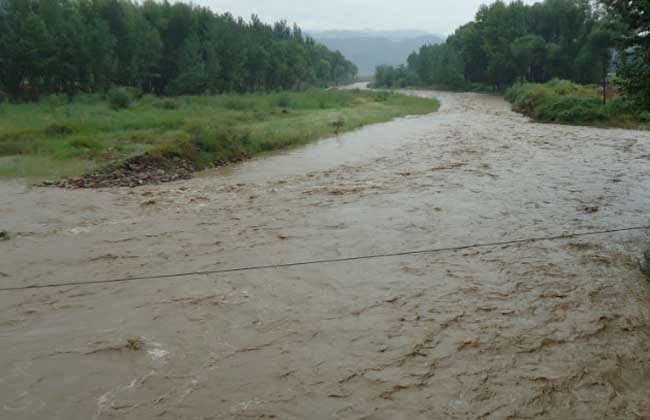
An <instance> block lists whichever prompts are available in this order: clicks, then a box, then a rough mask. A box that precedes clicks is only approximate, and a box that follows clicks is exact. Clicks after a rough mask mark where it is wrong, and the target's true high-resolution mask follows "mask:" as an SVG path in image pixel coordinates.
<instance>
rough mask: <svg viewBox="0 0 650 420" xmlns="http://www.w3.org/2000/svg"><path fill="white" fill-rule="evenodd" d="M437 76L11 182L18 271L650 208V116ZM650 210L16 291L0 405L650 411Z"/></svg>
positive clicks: (280, 413) (470, 412) (0, 194)
mask: <svg viewBox="0 0 650 420" xmlns="http://www.w3.org/2000/svg"><path fill="white" fill-rule="evenodd" d="M413 94H418V95H435V96H437V97H439V98H440V99H441V101H442V104H443V105H442V108H441V110H440V112H438V113H436V114H432V115H429V116H424V117H418V118H406V119H399V120H396V121H394V122H391V123H387V124H380V125H377V126H373V127H368V128H365V129H362V130H359V131H357V132H354V133H350V134H346V135H343V136H340V137H338V138H333V139H327V140H324V141H321V142H318V143H315V144H313V145H311V146H308V147H306V148H302V149H295V150H293V151H290V152H287V153H285V154H280V155H275V156H271V157H266V158H263V159H257V160H253V161H249V162H246V163H244V164H242V165H241V166H237V167H231V168H228V169H227V170H221V171H218V173H216V174H214V173H212V174H209V176H202V177H199V178H196V179H193V180H190V181H183V182H179V183H173V184H167V185H162V186H149V187H143V188H139V189H132V190H130V189H107V190H101V191H85V190H84V191H81V190H79V191H64V190H58V189H40V188H34V189H31V188H29V187H26V186H25V185H24V183H22V182H2V183H0V221H1V225H0V230H1V229H6V230H9V231H10V233H11V234H12V238H11V239H10V240H9V241H4V242H0V273H1V274H0V284H1V285H2V286H3V287H11V286H24V285H30V284H46V283H57V282H71V281H72V282H79V281H81V282H83V281H90V280H102V279H112V278H119V277H125V276H142V275H156V274H166V273H178V272H185V271H197V270H213V269H220V268H230V267H239V266H247V265H260V264H270V263H287V262H295V261H304V260H310V259H323V258H339V257H347V256H354V255H365V254H372V253H385V252H394V251H403V250H409V249H420V248H430V247H446V246H456V245H465V244H471V243H479V242H493V241H503V240H509V239H519V238H526V237H538V236H546V235H557V234H562V233H567V232H581V231H590V230H601V229H612V228H619V227H625V226H634V225H644V224H648V222H649V221H650V219H649V216H648V209H649V208H650V188H648V187H649V185H648V179H649V178H648V177H649V176H650V134H649V133H648V132H637V131H625V130H602V129H595V128H580V127H567V126H555V125H537V124H532V123H530V122H528V121H527V120H526V119H525V118H523V117H521V116H519V115H516V114H514V113H512V112H510V110H509V106H508V104H507V103H505V102H504V101H503V100H502V99H500V98H496V97H490V96H481V95H474V94H451V93H443V92H429V93H427V92H415V93H413ZM648 242H650V238H649V234H648V232H645V231H637V232H626V233H617V234H608V235H601V236H596V237H588V238H582V239H579V240H578V239H572V240H571V239H566V240H559V241H546V242H544V241H542V242H535V243H529V244H519V245H511V246H501V247H496V246H495V247H488V248H480V249H470V250H465V251H459V252H446V253H439V254H430V255H417V256H409V257H399V258H385V259H378V260H369V261H357V262H350V263H338V264H327V265H314V266H305V267H295V268H289V269H287V268H285V269H273V270H265V271H255V272H245V273H236V274H228V275H220V276H217V275H207V276H201V275H196V276H188V277H183V278H170V279H162V280H148V281H140V282H134V283H117V284H104V285H92V286H74V287H73V286H70V287H62V288H58V289H42V290H28V291H20V292H11V293H8V292H5V293H0V372H1V373H2V374H1V375H0V418H1V419H8V420H27V419H62V420H70V419H94V420H101V419H113V418H114V419H118V418H119V419H134V420H135V419H138V420H141V419H163V420H164V419H180V418H182V419H197V420H199V419H200V420H205V419H296V420H303V419H306V418H312V419H345V420H347V419H350V420H352V419H355V420H360V419H373V420H386V419H390V420H400V419H403V420H416V419H531V418H537V419H645V418H650V285H649V284H648V283H647V282H646V281H645V279H644V278H643V277H642V276H641V274H640V273H639V270H638V266H637V262H636V260H635V258H637V257H638V256H639V254H640V253H641V250H642V249H643V247H644V246H646V245H647V244H648Z"/></svg>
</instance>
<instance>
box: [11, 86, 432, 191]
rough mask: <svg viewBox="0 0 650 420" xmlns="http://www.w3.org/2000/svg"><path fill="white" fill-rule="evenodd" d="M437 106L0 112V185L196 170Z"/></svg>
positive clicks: (211, 101) (363, 102) (94, 104)
mask: <svg viewBox="0 0 650 420" xmlns="http://www.w3.org/2000/svg"><path fill="white" fill-rule="evenodd" d="M438 106H439V104H438V102H437V101H435V100H431V99H422V98H414V97H407V96H402V95H392V94H386V93H376V92H359V91H355V92H352V91H322V90H311V91H307V92H301V93H272V94H251V95H221V96H213V97H182V98H176V99H162V98H155V97H144V98H142V99H140V100H138V101H136V102H135V103H134V104H132V105H131V107H130V108H128V109H124V110H120V111H114V110H113V109H111V107H110V106H109V105H108V103H106V102H104V101H102V100H100V98H98V97H93V96H82V97H79V98H77V99H76V100H75V101H74V102H73V103H71V104H68V103H67V101H66V100H65V99H64V98H59V97H50V98H46V99H44V100H42V101H41V102H39V103H31V104H21V105H9V104H4V105H0V177H50V178H56V177H63V176H76V175H80V174H82V173H83V172H85V171H88V170H91V169H94V168H96V167H101V166H104V165H106V164H109V163H111V162H114V161H117V160H122V159H126V158H128V157H131V156H135V155H138V154H142V153H147V152H148V153H153V154H160V155H163V156H172V155H184V154H185V155H186V154H187V150H191V152H190V154H191V155H192V156H191V158H192V159H193V160H195V161H197V162H198V163H199V166H201V165H208V164H210V163H211V162H214V161H221V160H223V161H227V160H231V159H233V158H237V157H248V156H252V155H255V154H258V153H261V152H265V151H270V150H275V149H279V148H283V147H288V146H292V145H298V144H304V143H307V142H309V141H313V140H315V139H318V138H322V137H325V136H328V135H331V134H333V133H335V132H341V131H349V130H353V129H355V128H358V127H361V126H363V125H366V124H372V123H377V122H382V121H388V120H390V119H392V118H395V117H398V116H404V115H413V114H425V113H430V112H433V111H435V110H437V108H438Z"/></svg>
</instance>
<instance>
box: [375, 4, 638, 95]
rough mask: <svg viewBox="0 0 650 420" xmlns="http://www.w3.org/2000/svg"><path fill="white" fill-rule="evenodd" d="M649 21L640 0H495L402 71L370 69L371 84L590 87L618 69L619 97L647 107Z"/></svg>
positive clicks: (413, 57)
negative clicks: (622, 90) (623, 91)
mask: <svg viewBox="0 0 650 420" xmlns="http://www.w3.org/2000/svg"><path fill="white" fill-rule="evenodd" d="M649 21H650V1H648V0H602V1H601V2H600V3H595V2H591V1H589V0H544V1H543V2H541V3H535V4H533V5H526V4H524V3H523V2H521V1H514V2H511V3H505V2H504V1H501V0H499V1H496V2H494V3H492V4H490V5H484V6H481V8H480V9H479V11H478V13H477V14H476V18H475V19H474V21H472V22H469V23H467V24H465V25H463V26H461V27H460V28H458V29H457V30H456V31H455V32H454V34H453V35H451V36H450V37H449V38H448V39H447V40H446V42H445V43H443V44H439V45H426V46H424V47H422V48H421V49H420V50H419V51H417V52H414V53H412V54H411V55H410V56H409V57H408V62H407V65H405V66H401V67H397V68H395V67H390V66H380V67H378V68H377V71H376V74H375V76H376V82H377V85H379V86H400V85H409V84H417V83H420V84H426V85H443V86H447V87H451V88H459V89H460V88H467V87H469V86H471V85H473V84H480V85H488V86H492V87H494V88H495V89H500V88H503V87H505V86H509V85H512V84H513V83H515V82H533V83H544V82H547V81H550V80H552V79H556V78H557V79H566V80H571V81H574V82H577V83H581V84H592V83H599V82H602V81H603V80H606V78H607V76H608V74H609V73H610V72H612V71H615V70H616V69H617V68H619V67H620V69H621V71H620V72H619V75H620V76H621V77H622V79H623V85H625V82H626V81H627V82H628V85H629V86H628V88H627V91H628V92H629V93H630V94H632V93H635V92H636V93H637V94H638V92H639V91H641V90H642V91H643V92H645V98H649V99H647V101H650V70H649V65H648V63H650V52H649V51H650V47H649V46H648V43H649V42H650V35H649V32H648V31H649V30H650V24H649ZM619 65H620V66H619ZM643 89H645V90H643ZM637 96H638V95H637Z"/></svg>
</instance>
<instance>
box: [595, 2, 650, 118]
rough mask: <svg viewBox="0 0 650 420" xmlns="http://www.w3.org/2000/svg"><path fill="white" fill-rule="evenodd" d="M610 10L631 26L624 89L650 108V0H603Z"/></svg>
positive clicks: (625, 40) (626, 40) (626, 43)
mask: <svg viewBox="0 0 650 420" xmlns="http://www.w3.org/2000/svg"><path fill="white" fill-rule="evenodd" d="M602 3H603V4H604V5H605V7H606V8H607V10H608V11H609V12H610V13H614V14H616V15H618V16H619V17H620V19H621V21H622V22H623V23H624V24H625V25H626V26H627V31H626V34H625V36H624V37H623V44H624V46H625V48H626V50H625V54H624V57H623V60H624V63H623V65H622V67H621V68H620V69H619V76H620V78H621V89H622V91H623V93H624V94H625V95H626V96H627V97H628V98H630V99H631V100H632V101H634V102H635V103H636V104H637V105H638V106H640V107H641V108H643V109H646V110H650V2H649V1H648V0H602Z"/></svg>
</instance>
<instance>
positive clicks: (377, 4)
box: [192, 0, 534, 35]
mask: <svg viewBox="0 0 650 420" xmlns="http://www.w3.org/2000/svg"><path fill="white" fill-rule="evenodd" d="M192 2H193V3H195V4H198V5H202V6H208V7H210V8H211V9H212V10H213V11H215V12H218V13H224V12H230V13H231V14H232V15H234V16H243V17H245V18H248V17H250V16H251V14H253V13H255V14H257V15H258V16H259V17H260V18H261V19H262V20H263V21H265V22H274V21H278V20H286V21H288V22H289V23H290V24H293V23H297V24H298V25H299V26H300V27H302V28H303V29H305V30H327V29H349V30H360V29H374V30H396V29H417V30H424V31H427V32H433V33H439V34H444V35H449V34H451V33H453V32H454V30H455V29H456V28H457V27H458V26H460V25H462V24H464V23H467V22H469V21H470V20H472V19H473V18H474V15H475V14H476V11H477V10H478V8H479V6H480V5H481V4H484V3H486V2H489V1H488V0H193V1H192ZM524 2H525V3H533V2H534V0H524Z"/></svg>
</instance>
